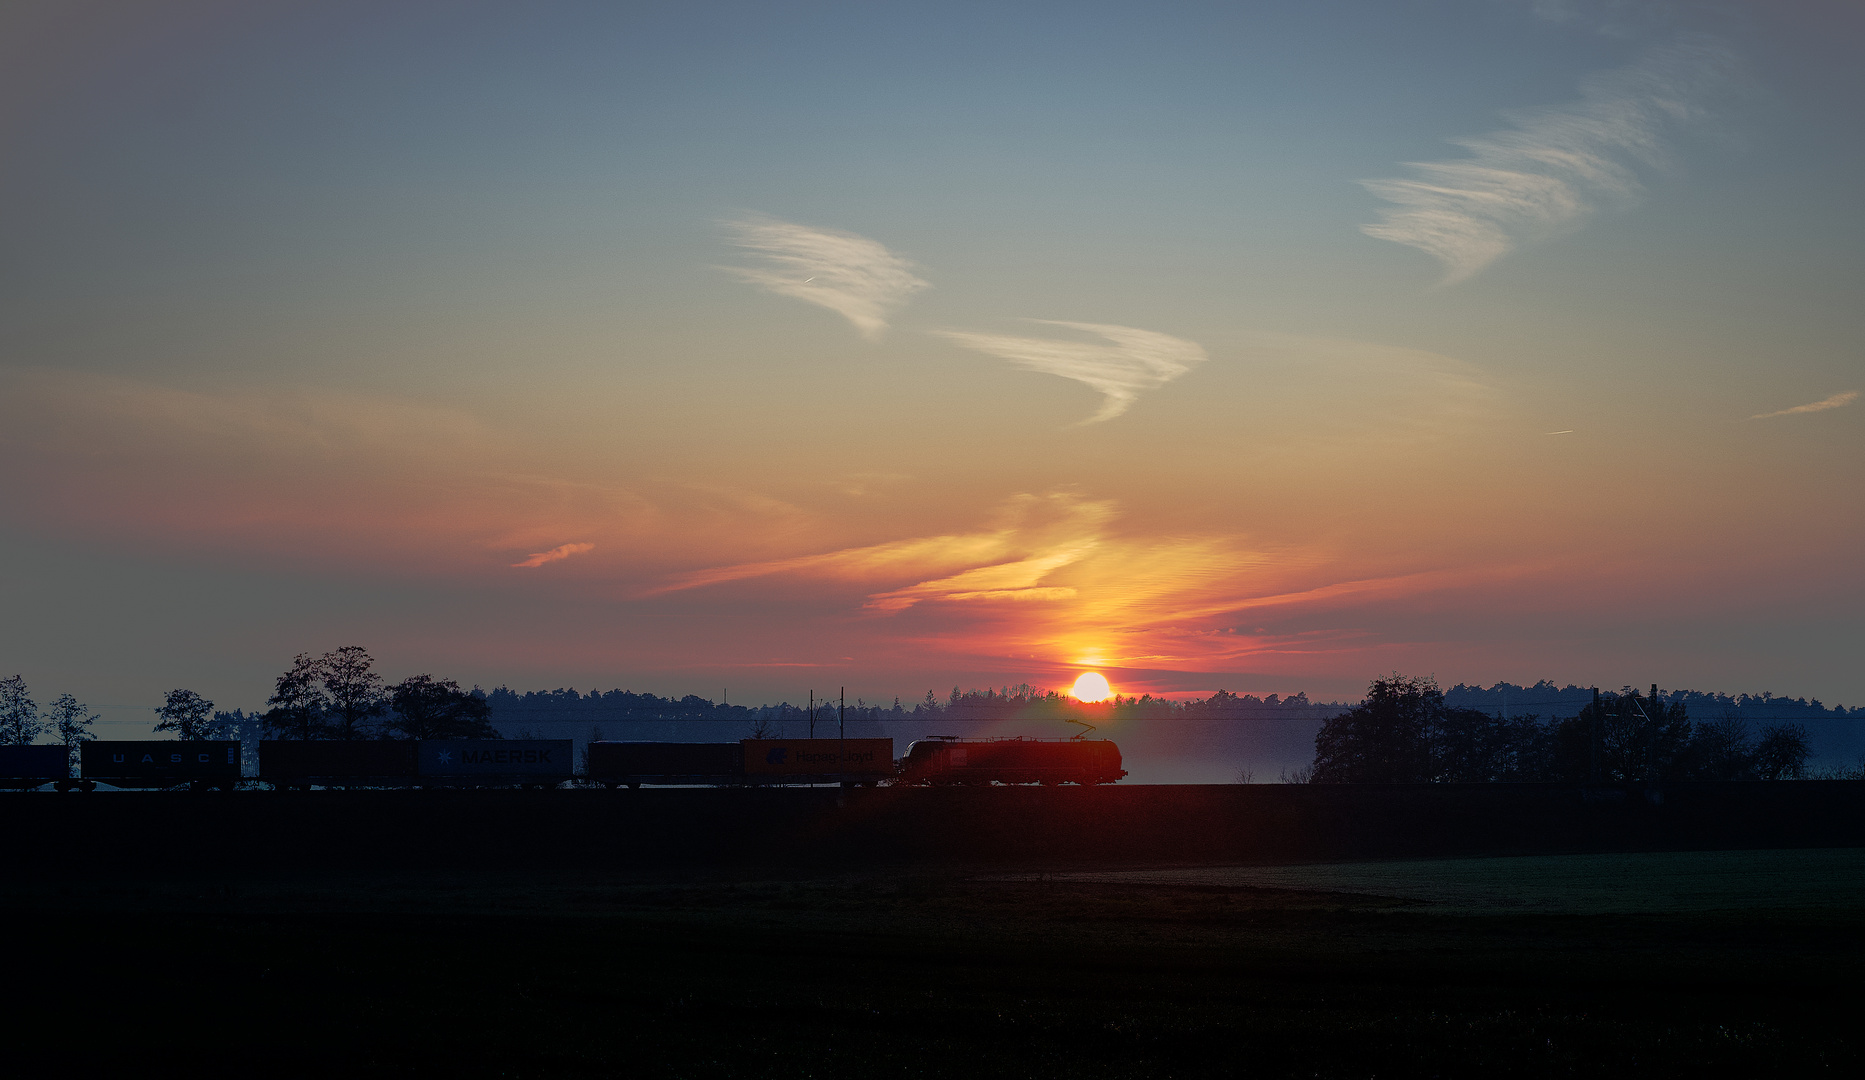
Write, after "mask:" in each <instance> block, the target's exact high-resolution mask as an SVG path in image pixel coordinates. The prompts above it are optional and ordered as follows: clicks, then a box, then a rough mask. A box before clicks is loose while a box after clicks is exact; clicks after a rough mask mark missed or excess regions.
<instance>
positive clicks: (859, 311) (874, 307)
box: [719, 218, 932, 339]
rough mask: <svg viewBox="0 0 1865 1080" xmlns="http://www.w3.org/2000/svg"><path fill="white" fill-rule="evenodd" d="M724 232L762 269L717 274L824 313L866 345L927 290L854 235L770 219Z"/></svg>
mask: <svg viewBox="0 0 1865 1080" xmlns="http://www.w3.org/2000/svg"><path fill="white" fill-rule="evenodd" d="M726 227H727V228H728V229H729V230H731V232H732V237H733V242H734V243H735V244H737V245H738V246H739V247H741V248H744V249H745V250H746V251H748V252H751V253H753V254H754V255H756V256H757V257H758V258H759V259H760V260H761V261H762V263H763V265H762V266H756V267H744V266H722V267H720V268H719V269H721V270H724V271H725V272H726V273H728V274H731V275H733V276H734V277H737V278H738V279H740V280H741V281H748V282H750V283H751V284H753V285H756V286H758V287H759V288H761V289H765V290H767V291H769V292H774V293H776V294H777V295H779V296H789V297H793V298H795V299H798V300H802V301H804V302H805V303H810V304H815V305H816V306H818V307H825V308H828V309H829V310H830V311H833V312H835V313H836V314H838V315H840V316H842V317H843V318H845V319H847V320H848V321H849V322H851V323H853V324H854V325H855V329H857V330H859V331H861V333H862V335H863V336H864V337H867V338H869V339H874V338H878V337H880V336H881V334H882V333H884V332H885V331H886V330H887V320H888V319H889V318H890V317H891V316H892V315H893V313H894V312H896V311H898V310H899V309H900V308H901V307H902V306H903V305H904V304H906V302H907V301H908V300H909V299H910V298H912V296H913V294H914V293H916V292H919V291H921V290H922V289H929V288H931V287H932V286H931V285H930V284H929V283H927V282H926V281H924V280H922V279H921V278H920V277H919V276H918V275H917V274H915V273H914V270H915V269H916V267H915V265H914V264H913V263H912V262H911V261H910V260H908V259H904V258H902V257H900V256H899V255H896V254H894V253H893V252H891V251H889V250H887V248H886V247H885V246H883V245H882V244H880V243H879V242H878V241H874V240H870V239H868V238H867V237H865V236H859V235H857V234H855V233H851V232H839V231H837V230H834V229H812V228H810V227H809V226H807V225H795V224H792V223H790V222H787V221H778V220H776V219H773V218H744V219H741V220H738V221H732V222H728V223H727V226H726Z"/></svg>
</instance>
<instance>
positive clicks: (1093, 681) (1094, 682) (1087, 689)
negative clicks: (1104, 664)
mask: <svg viewBox="0 0 1865 1080" xmlns="http://www.w3.org/2000/svg"><path fill="white" fill-rule="evenodd" d="M1113 692H1114V691H1113V688H1111V687H1109V686H1108V685H1107V679H1106V678H1104V677H1103V676H1102V675H1101V673H1100V672H1097V671H1085V672H1083V673H1082V676H1081V678H1079V679H1076V680H1075V686H1074V687H1073V688H1072V689H1071V690H1069V693H1071V694H1073V695H1075V700H1077V701H1106V700H1107V699H1108V697H1109V696H1110V695H1112V694H1113Z"/></svg>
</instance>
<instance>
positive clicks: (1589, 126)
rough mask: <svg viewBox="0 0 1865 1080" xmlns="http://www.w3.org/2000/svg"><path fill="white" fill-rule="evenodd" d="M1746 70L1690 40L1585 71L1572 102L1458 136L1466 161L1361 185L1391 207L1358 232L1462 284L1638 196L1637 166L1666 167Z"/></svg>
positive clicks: (1714, 48) (1710, 44)
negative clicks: (1673, 139) (1681, 137)
mask: <svg viewBox="0 0 1865 1080" xmlns="http://www.w3.org/2000/svg"><path fill="white" fill-rule="evenodd" d="M1740 69H1741V64H1740V62H1739V61H1738V60H1737V58H1736V56H1735V54H1734V53H1733V52H1731V51H1730V50H1729V49H1728V48H1726V47H1724V46H1723V45H1721V44H1719V43H1717V42H1715V41H1712V40H1710V39H1708V38H1702V37H1690V38H1685V39H1682V40H1679V41H1676V42H1673V43H1671V44H1669V45H1666V46H1663V47H1660V48H1657V49H1653V50H1652V51H1650V52H1649V53H1647V54H1646V55H1645V57H1644V58H1643V59H1642V60H1640V61H1639V62H1638V63H1636V64H1633V65H1631V66H1630V67H1626V68H1621V69H1619V70H1617V71H1609V72H1602V73H1599V74H1595V75H1592V76H1589V77H1587V78H1586V79H1584V80H1582V81H1581V84H1580V100H1579V101H1578V102H1576V103H1574V104H1572V105H1567V106H1562V107H1558V108H1547V109H1534V110H1525V111H1521V112H1514V113H1507V114H1505V115H1506V116H1507V117H1508V118H1509V119H1510V120H1511V121H1512V122H1513V123H1514V127H1512V128H1510V129H1508V130H1505V131H1497V132H1492V133H1490V134H1488V135H1483V136H1479V137H1476V138H1469V139H1457V140H1453V141H1454V142H1455V143H1456V144H1457V145H1459V146H1462V147H1463V148H1464V149H1465V150H1467V151H1469V157H1466V158H1461V159H1458V160H1454V161H1424V162H1408V163H1407V164H1406V168H1408V169H1410V170H1411V172H1412V175H1411V176H1409V177H1395V178H1388V179H1381V180H1363V181H1361V183H1362V185H1364V186H1365V187H1366V189H1367V190H1368V191H1370V192H1372V193H1373V194H1374V195H1377V196H1379V197H1380V198H1382V199H1384V200H1386V201H1387V202H1389V203H1392V204H1393V206H1391V207H1388V208H1386V209H1384V210H1382V211H1380V218H1381V220H1380V222H1379V224H1377V225H1362V226H1361V227H1360V231H1361V232H1364V233H1365V234H1366V235H1368V236H1372V237H1375V238H1377V239H1380V240H1391V241H1393V242H1394V243H1398V244H1405V245H1407V246H1409V247H1415V248H1417V249H1419V250H1420V251H1423V252H1424V253H1425V254H1427V255H1430V256H1431V257H1433V258H1435V259H1437V260H1438V261H1439V262H1440V263H1442V264H1443V265H1444V282H1445V283H1446V284H1450V283H1453V282H1457V281H1462V280H1464V279H1465V278H1468V277H1470V276H1471V275H1472V274H1474V273H1476V272H1477V271H1479V270H1481V269H1483V268H1484V267H1485V266H1488V265H1489V264H1490V263H1492V262H1494V261H1496V260H1497V259H1499V258H1501V257H1502V256H1503V255H1505V254H1507V253H1508V252H1509V251H1511V250H1512V249H1514V248H1515V247H1516V246H1517V245H1519V244H1521V243H1524V242H1527V241H1531V240H1536V239H1540V238H1543V237H1546V236H1549V235H1552V234H1554V233H1557V232H1559V231H1561V230H1563V229H1565V228H1569V227H1572V226H1573V225H1575V224H1577V223H1578V222H1579V221H1581V220H1583V219H1584V218H1585V217H1587V216H1588V215H1589V214H1592V213H1593V212H1595V211H1596V210H1597V209H1599V207H1601V206H1602V205H1626V204H1629V203H1631V202H1632V201H1634V200H1635V199H1637V198H1638V196H1639V195H1640V194H1641V193H1642V192H1643V190H1644V189H1643V185H1642V184H1641V183H1640V182H1639V178H1638V173H1637V171H1636V167H1637V166H1641V165H1643V166H1656V165H1660V164H1663V162H1664V161H1665V159H1666V145H1667V137H1668V136H1669V134H1670V133H1671V131H1672V130H1673V129H1676V128H1681V127H1685V126H1690V125H1694V124H1698V123H1701V122H1702V121H1704V120H1705V119H1707V118H1708V117H1709V116H1710V115H1711V113H1712V112H1713V109H1712V103H1713V102H1714V101H1716V100H1717V99H1718V98H1720V97H1723V96H1726V95H1728V94H1729V93H1730V91H1732V90H1733V89H1734V88H1735V87H1737V86H1738V85H1739V84H1740V82H1741V75H1740Z"/></svg>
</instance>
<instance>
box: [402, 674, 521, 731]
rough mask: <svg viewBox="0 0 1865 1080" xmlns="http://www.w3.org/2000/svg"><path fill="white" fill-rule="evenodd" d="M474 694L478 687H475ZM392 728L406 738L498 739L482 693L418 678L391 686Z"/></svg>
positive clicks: (448, 681)
mask: <svg viewBox="0 0 1865 1080" xmlns="http://www.w3.org/2000/svg"><path fill="white" fill-rule="evenodd" d="M473 689H474V691H477V690H478V687H474V688H473ZM389 708H390V710H391V715H390V717H389V721H388V727H389V729H390V730H391V731H393V732H395V734H397V735H400V736H401V737H403V738H406V739H496V738H498V737H499V733H498V732H497V731H495V730H494V729H493V727H492V723H491V720H490V717H491V715H492V709H491V707H490V706H488V705H487V704H486V698H485V695H484V694H482V693H476V692H468V691H465V690H462V689H460V684H459V683H457V682H454V681H453V680H452V679H436V678H434V677H433V676H432V675H414V676H411V677H409V678H406V679H403V680H402V681H401V682H398V683H396V684H395V685H394V686H391V687H389Z"/></svg>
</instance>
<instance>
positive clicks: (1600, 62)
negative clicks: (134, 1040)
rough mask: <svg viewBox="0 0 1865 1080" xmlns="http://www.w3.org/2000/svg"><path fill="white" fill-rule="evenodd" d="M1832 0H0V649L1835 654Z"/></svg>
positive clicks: (1858, 374) (84, 661)
mask: <svg viewBox="0 0 1865 1080" xmlns="http://www.w3.org/2000/svg"><path fill="white" fill-rule="evenodd" d="M1861 45H1865V9H1862V8H1860V7H1859V6H1858V5H1856V4H1852V3H1841V2H1831V3H1816V2H1782V0H1776V2H1770V3H1765V4H1763V3H1756V4H1739V3H1690V4H1684V3H1658V2H1653V3H1641V2H1635V0H1617V2H1614V0H1419V2H1414V3H1400V4H1393V3H1380V2H1370V0H1369V2H1336V0H1317V2H1314V3H1304V4H1270V3H1235V2H1233V3H1222V4H1216V3H1213V4H1195V3H1187V4H1164V5H1157V4H1154V5H1137V4H1135V5H1104V4H1092V3H1069V4H1060V3H1057V4H1041V3H1029V4H1010V5H1006V4H976V5H965V4H957V3H940V4H919V5H915V4H872V3H848V4H838V3H798V4H723V3H706V2H703V0H696V2H693V3H686V4H678V5H673V4H649V5H629V4H620V3H600V4H597V3H590V4H577V3H539V4H525V5H500V4H473V3H447V4H439V3H406V2H402V3H397V2H388V3H366V4H365V3H343V2H333V0H325V2H319V3H315V4H312V3H274V4H266V3H258V4H248V3H240V4H233V3H181V2H176V3H166V4H163V3H158V4H120V3H82V2H79V3H32V2H26V3H14V4H9V5H7V6H6V7H5V9H4V11H0V669H4V670H3V671H0V674H13V673H19V674H22V675H24V676H25V678H26V680H27V682H28V684H29V686H30V687H31V688H32V690H33V692H34V694H35V696H36V697H38V698H39V699H40V700H42V701H44V700H49V699H50V698H51V697H52V696H55V695H56V694H59V693H63V692H71V693H74V694H76V695H77V696H78V697H79V698H80V700H84V701H87V702H91V703H93V704H95V705H98V706H107V707H110V708H118V709H132V708H143V707H147V706H150V705H154V704H159V703H160V700H161V695H162V693H163V692H164V691H165V690H168V689H171V688H176V687H188V688H192V689H196V690H198V691H199V692H201V693H203V694H205V695H207V696H208V697H210V698H212V699H213V700H215V701H217V702H219V703H220V704H221V705H222V706H223V707H233V706H241V707H247V708H252V707H256V706H259V705H261V704H262V703H263V701H264V699H265V697H266V696H267V694H268V693H269V692H270V690H271V688H272V683H273V680H274V679H275V678H276V677H277V675H278V674H279V673H280V672H282V671H283V670H284V669H285V668H286V666H287V665H288V664H289V662H290V660H291V658H292V656H293V655H294V654H297V653H300V652H309V653H313V654H315V653H320V652H324V651H328V650H332V649H335V648H337V647H339V646H341V645H349V644H360V645H363V646H365V647H367V648H368V649H370V650H371V652H372V653H373V654H374V655H375V657H376V658H377V660H378V661H379V665H380V670H381V671H382V672H383V674H384V675H385V676H387V677H388V678H389V679H390V681H394V680H396V679H399V678H402V677H405V676H408V675H412V674H415V673H420V672H428V673H432V674H434V675H436V676H438V677H443V678H454V679H458V680H460V681H461V682H462V683H467V684H471V683H478V684H481V685H484V686H488V687H490V686H495V685H499V684H507V685H510V686H512V687H514V688H518V689H532V688H551V687H559V686H572V687H578V688H582V689H589V688H592V687H601V688H605V689H606V688H610V687H622V688H627V689H632V690H636V691H643V692H652V693H659V694H673V695H683V694H689V693H695V694H699V695H701V696H703V697H707V698H714V699H716V698H718V697H719V696H720V695H721V694H724V695H726V696H727V697H728V699H729V700H731V701H733V702H737V703H747V704H748V703H754V702H759V701H769V702H775V701H778V700H789V701H798V700H801V699H802V698H804V697H805V696H806V695H807V694H808V693H809V692H810V691H812V690H813V691H815V692H816V693H818V694H822V693H824V692H825V691H833V690H835V689H836V688H839V687H844V686H845V687H847V692H848V694H849V698H850V700H851V701H852V700H854V699H855V698H857V697H860V698H862V699H864V700H866V701H869V702H875V701H880V702H886V703H891V699H892V698H894V697H896V696H898V697H901V698H902V699H904V700H905V701H907V702H912V701H914V700H917V699H919V698H921V697H922V696H923V695H924V693H925V691H926V690H927V689H929V688H933V689H936V690H938V692H939V693H940V694H941V695H942V696H943V695H944V694H945V693H946V692H947V691H948V690H949V688H950V687H952V686H954V685H960V686H966V687H972V686H1000V685H1006V684H1010V685H1014V684H1018V683H1025V682H1027V683H1031V684H1034V685H1037V686H1046V687H1056V688H1063V687H1066V686H1068V685H1069V684H1070V683H1072V682H1073V681H1074V679H1075V677H1076V675H1077V674H1079V673H1080V672H1082V671H1084V670H1097V671H1101V672H1104V673H1105V674H1106V675H1107V677H1108V679H1109V680H1110V681H1111V682H1112V684H1113V686H1114V689H1115V690H1116V691H1117V692H1122V693H1127V694H1134V693H1141V692H1150V693H1156V694H1159V693H1165V694H1172V695H1175V696H1178V695H1190V694H1198V695H1204V694H1209V693H1211V692H1212V691H1214V690H1217V689H1219V688H1223V689H1228V690H1230V691H1232V692H1234V693H1257V694H1267V693H1281V694H1292V693H1295V692H1298V691H1303V692H1307V693H1308V694H1309V695H1310V697H1312V698H1315V699H1317V700H1327V699H1344V700H1355V699H1357V698H1358V696H1359V693H1360V692H1361V690H1362V689H1363V688H1364V687H1365V685H1366V683H1367V682H1368V680H1370V679H1371V678H1373V677H1376V676H1378V675H1381V674H1383V673H1387V672H1392V671H1400V672H1404V673H1407V674H1416V675H1433V676H1435V677H1436V678H1437V679H1438V680H1439V681H1440V682H1441V683H1443V684H1444V685H1447V686H1448V685H1450V684H1453V683H1457V682H1468V683H1483V684H1488V683H1493V682H1495V681H1498V680H1505V679H1506V680H1509V681H1513V682H1519V683H1529V682H1533V681H1535V680H1537V679H1543V678H1548V679H1553V680H1555V681H1556V682H1559V683H1568V682H1572V683H1578V684H1580V685H1598V686H1601V687H1606V688H1616V687H1618V686H1621V685H1627V684H1635V685H1641V686H1642V685H1646V684H1649V683H1652V682H1656V683H1659V684H1661V685H1663V686H1665V687H1667V688H1670V687H1676V688H1684V687H1694V688H1697V689H1702V690H1711V691H1723V692H1729V693H1740V692H1754V691H1761V690H1767V691H1771V692H1773V693H1776V694H1789V695H1809V696H1816V697H1819V698H1821V699H1823V700H1824V701H1825V702H1826V703H1828V704H1833V703H1843V704H1861V703H1865V664H1861V663H1860V656H1861V650H1862V648H1865V615H1862V614H1861V612H1862V611H1865V607H1862V606H1861V601H1862V600H1865V560H1862V559H1861V556H1860V550H1861V543H1860V535H1861V526H1862V525H1865V499H1862V498H1861V494H1860V493H1861V491H1865V403H1862V402H1860V401H1859V400H1858V399H1859V395H1860V393H1861V392H1865V365H1862V364H1861V360H1862V358H1865V305H1862V304H1861V303H1860V299H1861V298H1860V282H1861V281H1862V280H1865V273H1862V271H1865V210H1861V208H1860V201H1859V176H1860V175H1861V172H1862V171H1865V170H1862V168H1861V167H1862V166H1865V125H1861V124H1860V123H1859V122H1858V117H1859V115H1860V113H1861V108H1862V107H1865V66H1862V65H1859V64H1858V63H1857V62H1856V58H1857V56H1858V55H1859V51H1860V47H1861Z"/></svg>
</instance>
